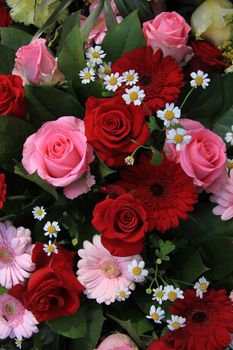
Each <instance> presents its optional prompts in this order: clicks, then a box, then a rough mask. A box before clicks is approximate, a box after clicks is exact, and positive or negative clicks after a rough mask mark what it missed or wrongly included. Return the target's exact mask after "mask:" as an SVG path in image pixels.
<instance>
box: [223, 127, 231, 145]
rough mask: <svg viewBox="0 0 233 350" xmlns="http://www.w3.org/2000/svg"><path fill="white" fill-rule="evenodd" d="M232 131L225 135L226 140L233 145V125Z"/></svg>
mask: <svg viewBox="0 0 233 350" xmlns="http://www.w3.org/2000/svg"><path fill="white" fill-rule="evenodd" d="M231 130H232V132H227V133H226V136H225V141H226V142H227V143H230V144H231V146H233V125H232V126H231Z"/></svg>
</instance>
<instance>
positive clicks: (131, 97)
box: [122, 85, 146, 106]
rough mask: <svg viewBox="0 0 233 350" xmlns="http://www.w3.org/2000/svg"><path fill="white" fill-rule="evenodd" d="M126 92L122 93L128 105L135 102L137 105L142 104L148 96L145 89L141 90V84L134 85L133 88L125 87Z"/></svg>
mask: <svg viewBox="0 0 233 350" xmlns="http://www.w3.org/2000/svg"><path fill="white" fill-rule="evenodd" d="M125 91H126V94H123V95H122V98H123V100H124V101H125V103H126V104H127V105H129V104H130V103H133V104H134V105H135V106H140V105H141V104H142V101H143V99H144V97H145V96H146V95H145V93H144V90H140V86H136V85H135V86H133V87H132V88H131V89H125Z"/></svg>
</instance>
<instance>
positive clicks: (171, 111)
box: [157, 103, 181, 128]
mask: <svg viewBox="0 0 233 350" xmlns="http://www.w3.org/2000/svg"><path fill="white" fill-rule="evenodd" d="M180 115H181V110H180V109H179V107H177V106H176V107H175V105H174V103H171V104H169V103H166V105H165V109H164V110H159V111H158V112H157V117H158V118H159V119H161V120H163V122H164V126H166V127H167V128H168V127H169V126H171V125H175V124H177V123H178V122H179V121H178V119H179V118H180Z"/></svg>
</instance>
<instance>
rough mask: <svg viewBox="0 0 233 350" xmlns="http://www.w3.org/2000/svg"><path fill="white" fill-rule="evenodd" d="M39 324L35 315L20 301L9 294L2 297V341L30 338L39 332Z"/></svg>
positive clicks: (0, 333)
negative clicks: (8, 338)
mask: <svg viewBox="0 0 233 350" xmlns="http://www.w3.org/2000/svg"><path fill="white" fill-rule="evenodd" d="M37 324H38V322H37V321H36V319H35V317H34V316H33V314H32V313H31V312H30V311H28V310H26V309H25V308H24V307H23V305H22V304H21V303H20V301H18V300H17V299H15V298H14V297H12V296H11V295H8V294H4V295H1V296H0V339H5V338H7V337H10V338H17V339H19V340H22V338H30V337H31V336H32V334H33V333H36V332H38V328H37V326H36V325H37Z"/></svg>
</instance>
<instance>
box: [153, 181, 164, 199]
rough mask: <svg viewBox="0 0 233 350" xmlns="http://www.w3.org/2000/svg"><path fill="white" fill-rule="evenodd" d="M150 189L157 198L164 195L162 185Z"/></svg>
mask: <svg viewBox="0 0 233 350" xmlns="http://www.w3.org/2000/svg"><path fill="white" fill-rule="evenodd" d="M150 189H151V192H152V193H153V195H154V196H155V197H161V196H162V195H163V194H164V187H163V186H162V185H160V184H154V185H152V186H151V187H150Z"/></svg>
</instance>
